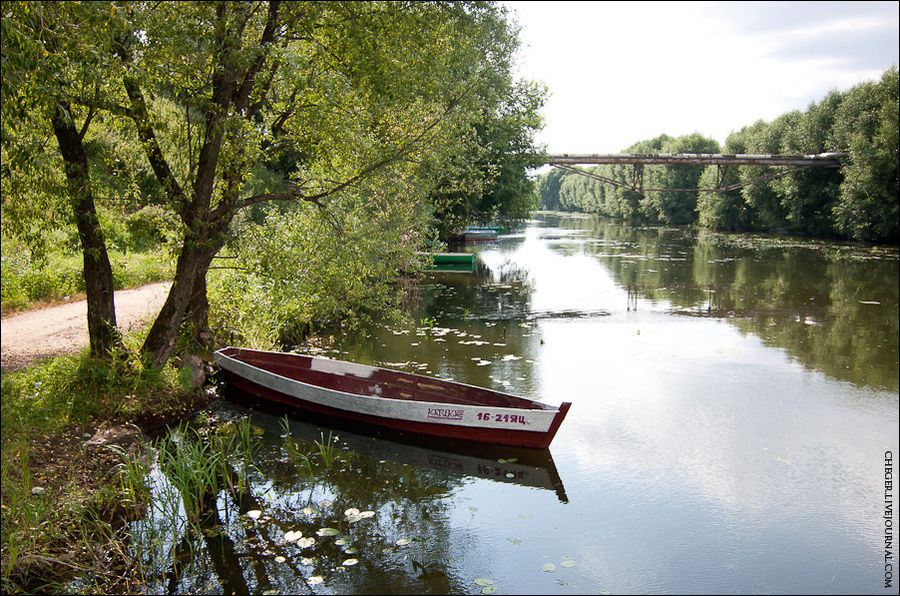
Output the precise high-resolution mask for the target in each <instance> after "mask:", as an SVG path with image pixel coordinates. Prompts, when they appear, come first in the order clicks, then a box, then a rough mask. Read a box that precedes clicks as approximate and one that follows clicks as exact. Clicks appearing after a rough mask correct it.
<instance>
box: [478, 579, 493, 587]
mask: <svg viewBox="0 0 900 596" xmlns="http://www.w3.org/2000/svg"><path fill="white" fill-rule="evenodd" d="M475 583H476V584H478V585H479V586H482V587H485V586H493V585H494V580H492V579H488V578H486V577H476V578H475Z"/></svg>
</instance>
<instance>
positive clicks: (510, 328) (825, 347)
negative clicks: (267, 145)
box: [138, 214, 900, 594]
mask: <svg viewBox="0 0 900 596" xmlns="http://www.w3.org/2000/svg"><path fill="white" fill-rule="evenodd" d="M471 250H473V251H475V252H476V253H477V267H476V270H475V271H474V272H471V273H460V272H452V273H435V274H431V275H429V276H428V277H427V278H426V279H425V281H424V283H423V284H422V285H421V286H420V287H419V288H418V290H417V291H416V293H415V294H414V296H413V298H412V299H411V304H410V309H411V313H412V315H411V318H412V320H413V323H412V324H409V325H406V326H399V327H376V328H371V329H365V330H361V331H360V332H358V333H354V334H351V335H348V336H346V337H344V338H343V339H339V340H334V341H333V342H332V343H331V344H329V345H327V346H325V348H324V349H323V350H322V353H323V354H324V355H327V356H331V357H335V358H341V359H345V360H352V361H357V362H363V363H367V364H378V365H383V366H389V367H393V368H400V369H404V370H409V371H414V372H419V373H423V374H428V375H432V376H440V377H446V378H452V379H454V380H457V381H461V382H465V383H469V384H473V385H481V386H486V387H492V388H496V389H501V390H505V391H508V392H510V393H515V394H518V395H522V396H524V397H528V398H532V399H536V400H540V401H543V402H546V403H551V404H558V403H560V402H563V401H570V402H572V404H573V405H572V409H571V411H570V412H569V415H568V418H567V419H566V420H565V422H564V423H563V425H562V427H561V429H560V431H559V433H558V434H557V436H556V438H555V439H554V442H553V444H552V445H551V447H550V449H549V451H547V452H539V453H537V454H532V455H529V454H528V453H527V452H525V453H519V452H516V453H512V452H505V451H503V450H497V449H480V448H479V449H474V450H468V451H466V452H462V453H461V452H445V451H442V450H440V449H435V448H433V446H432V445H428V444H425V445H422V444H418V445H405V444H400V443H395V442H391V441H386V440H381V439H376V438H372V437H367V436H357V435H356V434H353V433H350V432H347V431H335V433H334V435H336V437H337V438H335V437H334V436H332V439H333V440H334V445H335V446H336V447H337V453H338V456H337V460H338V461H337V462H336V463H333V464H332V465H329V466H325V465H323V464H322V463H321V458H320V459H316V458H315V457H313V458H312V459H313V460H315V461H316V462H318V463H317V464H316V465H317V466H318V467H317V468H316V469H315V470H313V469H312V467H311V466H306V464H305V461H310V457H309V453H311V450H314V449H316V448H317V447H318V446H317V445H316V444H315V443H314V441H317V440H318V441H319V442H320V443H327V442H328V440H327V437H328V432H329V429H324V428H319V427H315V426H311V425H308V424H305V423H304V421H303V419H302V417H300V416H295V417H289V418H288V419H283V418H282V417H281V415H280V413H278V412H275V413H265V412H258V411H254V412H252V413H251V411H250V410H247V409H245V408H244V407H242V406H240V405H233V404H231V403H229V402H226V401H222V402H218V403H217V404H216V405H215V406H214V407H213V408H211V409H210V412H209V413H208V416H209V417H210V418H212V419H214V420H219V421H223V420H225V421H227V420H232V419H236V418H239V417H242V416H247V415H250V416H251V420H252V421H253V423H254V425H255V432H256V433H257V436H258V440H259V444H260V445H261V446H262V450H261V456H260V460H259V463H258V465H257V467H258V470H255V471H254V472H253V474H252V475H251V478H252V482H251V485H250V497H249V499H247V498H244V499H240V500H235V499H233V498H230V497H228V496H227V495H220V496H219V497H218V499H217V516H216V517H217V519H218V520H219V521H218V523H217V524H216V525H215V527H214V530H213V531H212V532H210V533H208V535H207V536H206V537H205V538H202V539H201V538H200V537H198V539H197V540H196V541H195V545H194V546H193V547H192V549H190V552H191V553H193V555H192V557H191V559H190V564H189V565H187V567H188V568H187V569H179V570H178V572H177V573H176V572H175V571H172V570H169V572H167V573H168V574H167V575H166V577H165V578H164V579H163V578H162V577H160V578H157V579H156V580H152V579H151V580H150V581H149V583H148V589H149V590H151V591H172V592H179V593H183V592H196V591H201V592H215V593H228V594H230V593H232V592H238V593H241V592H243V591H249V592H253V593H278V592H281V593H312V592H314V593H333V594H349V593H355V594H359V593H380V594H390V593H393V594H404V593H410V594H422V593H469V594H480V593H493V592H495V591H496V593H500V594H504V593H505V594H511V593H532V594H598V593H715V594H728V593H758V592H764V593H770V592H775V593H820V594H830V593H836V594H841V593H876V594H880V593H896V588H895V587H896V583H894V584H893V585H894V588H891V590H887V589H885V588H884V582H885V535H886V528H885V519H884V514H885V489H886V487H885V458H886V454H887V455H888V456H890V457H893V455H895V454H896V453H897V452H898V262H900V261H898V254H897V250H896V249H885V248H874V247H867V246H861V245H849V244H846V245H845V244H837V243H828V242H814V241H807V240H797V239H792V238H789V237H761V236H741V235H719V234H712V233H705V232H692V231H689V230H682V229H672V228H632V227H627V226H623V225H621V224H616V223H610V222H605V221H601V220H597V219H593V218H588V217H575V216H560V215H555V214H538V215H536V216H535V218H534V219H533V220H531V221H529V222H528V223H527V225H526V226H525V227H524V229H522V230H520V231H518V232H516V233H511V234H506V235H503V236H501V237H500V240H499V241H498V242H497V243H495V244H490V245H483V246H478V247H474V248H472V249H471ZM320 433H321V434H320ZM289 443H290V444H291V445H294V447H295V448H294V449H291V448H289V447H290V446H289ZM298 446H299V448H300V450H301V451H302V449H307V451H306V454H307V458H306V460H304V458H303V457H298V456H297V455H296V453H297V452H298V451H297V447H298ZM304 470H306V472H304ZM310 472H312V473H310ZM155 478H156V482H157V484H158V486H157V489H156V490H160V486H164V485H166V479H165V478H164V477H163V476H162V475H161V474H160V473H159V472H158V471H157V472H156V474H155ZM893 494H895V493H892V495H893ZM892 498H893V497H892ZM357 510H358V512H359V513H357ZM348 511H349V513H348ZM364 512H369V513H364ZM248 513H250V515H249V516H248ZM138 523H139V525H140V524H143V525H144V526H143V527H144V530H146V528H147V524H149V525H150V526H154V527H156V528H157V531H158V533H159V534H164V533H165V532H162V531H159V528H160V527H161V526H162V525H164V522H163V521H161V514H159V513H158V514H156V515H151V516H150V520H149V521H148V520H144V521H142V522H138ZM323 528H334V530H333V532H332V531H330V530H329V531H325V532H323V531H322V529H323ZM288 532H291V533H292V534H287V533H288ZM293 532H301V533H302V536H303V537H304V538H306V539H312V540H313V541H314V544H310V543H304V542H303V541H302V539H301V540H300V541H297V539H296V538H295V534H293ZM210 536H214V537H213V538H212V539H211V538H210ZM286 538H288V539H290V540H286ZM336 541H338V542H337V543H336ZM161 544H162V545H163V546H162V547H161V548H163V550H164V551H166V553H165V557H163V558H168V560H171V556H172V554H173V552H174V551H173V548H175V547H174V546H173V545H174V542H173V541H171V540H170V541H168V542H167V541H166V540H162V541H161ZM166 545H168V546H166ZM893 552H894V555H893V556H894V557H896V551H895V550H894V551H893ZM151 558H152V557H151ZM894 581H896V580H894ZM154 582H155V583H154Z"/></svg>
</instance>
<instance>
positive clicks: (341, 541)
mask: <svg viewBox="0 0 900 596" xmlns="http://www.w3.org/2000/svg"><path fill="white" fill-rule="evenodd" d="M334 543H335V544H337V545H338V546H345V545H346V544H347V539H346V538H338V539H337V540H335V541H334Z"/></svg>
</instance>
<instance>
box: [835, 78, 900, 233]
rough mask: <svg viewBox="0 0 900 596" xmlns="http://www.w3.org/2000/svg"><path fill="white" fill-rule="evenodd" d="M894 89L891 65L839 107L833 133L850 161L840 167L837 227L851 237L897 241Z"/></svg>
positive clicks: (899, 190) (899, 184)
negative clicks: (842, 178) (873, 81)
mask: <svg viewBox="0 0 900 596" xmlns="http://www.w3.org/2000/svg"><path fill="white" fill-rule="evenodd" d="M898 87H900V83H898V73H897V67H894V68H892V69H890V70H888V71H887V72H885V73H884V76H883V77H882V78H881V81H879V82H877V83H864V84H862V85H859V86H857V87H855V88H853V89H852V90H851V91H850V92H849V93H847V95H846V96H845V97H844V101H843V102H841V106H840V109H839V110H838V114H837V117H836V127H835V131H834V137H835V141H836V142H837V143H838V146H839V147H840V148H841V149H842V150H844V151H847V152H848V153H849V154H850V159H849V160H848V162H847V164H846V165H845V166H844V167H843V168H841V170H842V173H843V175H844V180H843V182H842V184H841V196H840V203H839V205H838V206H837V207H836V210H835V211H836V213H835V215H836V225H837V228H838V229H839V230H840V231H841V232H842V233H844V234H845V235H847V236H850V237H852V238H858V239H862V240H891V241H893V242H897V241H900V233H898V225H900V177H898V150H900V149H898V145H900V138H898V105H900V102H898V93H900V91H898Z"/></svg>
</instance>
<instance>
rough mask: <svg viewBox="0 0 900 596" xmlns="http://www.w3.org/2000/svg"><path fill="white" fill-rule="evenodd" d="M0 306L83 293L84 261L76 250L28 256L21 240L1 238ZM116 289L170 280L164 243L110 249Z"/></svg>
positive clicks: (12, 307) (8, 307)
mask: <svg viewBox="0 0 900 596" xmlns="http://www.w3.org/2000/svg"><path fill="white" fill-rule="evenodd" d="M2 251H3V252H2V260H3V263H2V264H3V267H2V295H0V299H2V300H0V308H2V311H3V312H10V311H16V310H22V309H26V308H30V307H32V306H34V305H35V304H38V303H41V302H58V301H61V300H67V299H69V298H72V297H74V296H79V295H81V294H83V293H84V275H83V268H84V262H83V260H82V256H81V253H80V252H79V251H74V252H72V251H68V250H58V251H54V252H52V253H49V254H45V255H40V256H32V254H31V251H29V250H28V249H27V247H25V246H24V245H23V244H22V243H20V242H18V241H16V240H15V239H11V238H6V237H4V238H3V249H2ZM109 259H110V264H111V265H112V270H113V286H114V287H115V289H117V290H121V289H124V288H133V287H137V286H142V285H145V284H148V283H154V282H158V281H166V280H170V279H172V277H173V276H174V271H175V257H174V255H172V254H171V252H170V250H169V249H168V248H167V247H166V246H165V245H159V246H156V247H152V248H147V249H145V250H143V251H140V252H137V251H127V250H118V249H112V248H111V249H110V250H109Z"/></svg>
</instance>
